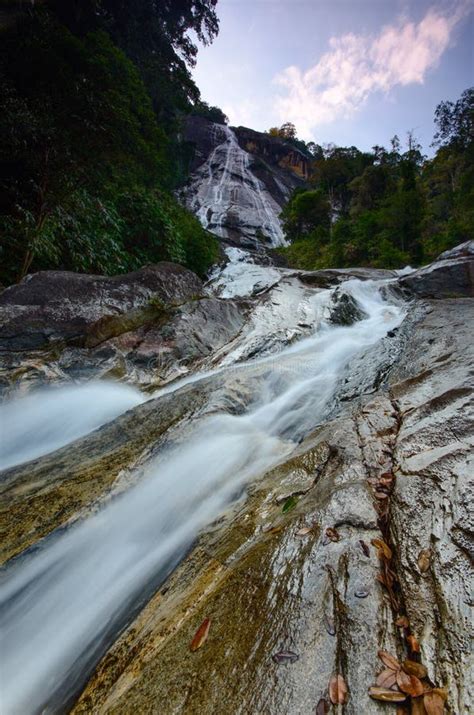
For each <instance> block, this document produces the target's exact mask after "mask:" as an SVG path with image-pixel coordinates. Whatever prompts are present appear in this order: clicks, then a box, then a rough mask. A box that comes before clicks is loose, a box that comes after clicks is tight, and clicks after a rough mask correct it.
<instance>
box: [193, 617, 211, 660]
mask: <svg viewBox="0 0 474 715" xmlns="http://www.w3.org/2000/svg"><path fill="white" fill-rule="evenodd" d="M210 627H211V621H210V619H209V618H205V619H204V620H203V622H202V623H201V625H200V626H199V628H198V629H197V631H196V633H195V634H194V638H193V639H192V641H191V645H190V646H189V647H190V649H191V650H192V651H193V652H194V651H195V650H197V649H198V648H200V647H201V646H202V645H203V643H204V642H205V641H206V639H207V636H208V635H209V628H210Z"/></svg>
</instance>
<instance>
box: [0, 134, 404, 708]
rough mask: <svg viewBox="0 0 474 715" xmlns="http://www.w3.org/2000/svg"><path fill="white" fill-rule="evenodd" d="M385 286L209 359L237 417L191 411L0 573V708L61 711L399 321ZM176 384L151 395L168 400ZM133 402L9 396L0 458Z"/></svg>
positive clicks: (80, 391)
mask: <svg viewBox="0 0 474 715" xmlns="http://www.w3.org/2000/svg"><path fill="white" fill-rule="evenodd" d="M229 142H230V140H229ZM231 148H232V147H231ZM275 238H276V237H275ZM269 270H272V271H274V270H275V269H274V268H271V269H269ZM383 283H385V282H384V281H378V282H376V281H371V280H368V281H365V282H362V281H359V280H355V279H352V280H349V281H347V282H345V283H344V284H343V288H342V290H343V291H344V292H345V293H348V294H350V296H351V297H352V298H353V299H354V300H355V301H356V302H357V305H358V307H359V308H360V309H361V311H362V312H363V314H364V315H365V316H366V317H364V318H363V319H361V320H359V321H357V322H355V323H354V324H353V325H350V326H337V325H333V324H331V323H330V322H328V321H327V320H325V319H324V318H323V317H320V320H319V321H318V324H317V325H316V326H315V328H314V332H313V333H312V334H311V335H310V336H308V337H305V338H303V339H300V340H298V341H297V342H293V343H292V344H290V345H288V346H286V347H284V348H283V349H280V350H279V351H278V352H277V353H274V354H270V355H266V356H263V357H257V358H256V359H255V360H243V361H242V362H238V363H236V364H234V365H232V367H231V368H226V367H222V366H220V367H219V366H218V367H217V368H216V370H215V373H216V374H217V373H222V371H223V370H224V371H225V370H226V369H231V370H232V374H233V379H235V377H236V376H237V377H238V378H239V380H241V381H242V383H243V384H245V382H246V380H250V379H251V380H252V399H251V402H250V404H249V405H248V406H247V409H246V410H245V411H244V412H243V413H242V414H229V413H227V412H225V411H220V412H217V413H215V414H212V415H210V416H205V417H201V418H197V419H196V420H195V424H194V425H193V428H192V430H191V433H190V434H189V436H187V438H186V439H185V440H184V441H182V442H181V443H180V444H179V445H178V446H176V447H168V448H167V449H164V450H163V451H161V452H160V453H159V454H158V455H157V456H156V455H155V456H154V457H153V458H152V459H151V460H150V461H149V463H148V464H147V466H146V469H145V474H144V476H143V477H142V478H141V479H140V480H139V481H138V483H137V484H136V485H135V486H133V487H131V488H129V489H128V491H125V492H123V493H121V494H120V495H118V496H117V497H115V498H114V499H111V500H110V501H109V502H108V503H107V504H106V505H105V506H104V507H103V508H102V509H101V510H99V511H98V512H97V513H95V514H94V515H92V516H89V517H87V518H85V519H84V520H83V521H81V522H79V523H78V524H76V525H74V526H72V527H71V528H69V529H62V530H58V532H56V533H55V534H53V535H51V536H50V537H47V538H46V539H44V540H43V542H42V543H41V544H39V545H36V547H35V549H34V550H31V551H30V552H28V553H26V554H24V555H23V556H21V557H20V558H17V559H15V560H14V561H13V562H12V563H11V564H10V565H9V566H7V567H6V568H5V569H4V570H3V574H2V580H1V586H0V632H1V652H2V669H1V674H0V677H1V692H2V713H4V715H34V714H36V713H56V712H63V711H64V709H65V708H66V705H67V704H68V703H69V702H70V699H71V697H72V695H73V694H74V693H75V692H77V690H78V688H80V687H82V685H83V683H84V679H85V678H86V677H87V675H88V674H89V673H90V670H91V668H92V667H93V666H94V664H95V663H96V662H97V661H98V659H99V658H100V657H101V656H102V655H103V653H104V652H105V651H106V649H107V647H108V646H109V645H110V643H111V642H112V641H113V640H114V639H115V638H116V637H117V634H118V633H119V632H120V630H121V629H123V627H124V625H125V624H126V623H127V622H128V621H129V620H130V616H131V614H132V615H133V613H134V612H136V609H137V608H138V605H140V604H141V603H142V602H143V598H144V594H149V595H151V593H152V592H153V590H154V589H156V588H157V587H158V585H159V584H160V583H162V582H163V580H164V579H165V578H166V577H167V575H168V574H169V572H170V571H171V570H172V569H173V568H174V566H175V565H176V564H177V563H178V562H179V560H180V559H181V558H182V557H183V555H184V554H185V553H186V551H187V550H189V548H190V547H191V545H192V544H193V542H194V540H195V539H196V536H197V535H198V533H199V531H200V530H202V529H203V528H205V527H206V526H207V525H208V524H210V523H211V522H212V521H213V520H215V519H216V518H217V517H218V516H219V515H220V514H221V513H222V512H223V511H224V510H225V509H226V507H228V506H229V504H230V503H232V502H233V501H234V500H235V499H236V498H239V497H240V496H242V494H243V493H244V492H245V487H246V485H248V484H249V483H250V482H251V481H252V480H255V479H256V478H258V477H259V476H261V475H262V474H264V473H265V472H266V471H268V470H269V469H270V468H272V467H273V466H275V465H276V464H278V463H280V462H281V461H283V460H284V459H285V458H286V457H287V456H288V455H289V454H290V453H291V452H292V451H293V449H294V448H295V445H296V444H298V442H300V441H301V440H302V439H303V438H304V437H305V435H307V434H308V433H309V432H310V431H311V430H312V429H314V428H315V426H316V425H317V424H319V423H320V422H321V421H323V420H324V419H325V418H326V416H327V413H328V410H329V407H330V405H331V402H332V400H333V398H334V395H335V392H336V391H337V386H338V384H339V383H340V381H341V380H342V379H343V377H344V374H345V370H346V368H347V365H348V364H349V363H350V361H351V360H352V359H353V358H354V357H355V356H357V355H360V354H361V353H363V352H364V350H366V349H367V348H368V347H369V346H371V345H374V344H375V343H376V342H377V341H379V340H380V339H381V338H383V337H384V336H385V335H386V334H387V332H388V331H390V330H393V329H394V328H395V327H396V326H398V325H399V324H400V323H401V321H402V320H403V318H404V315H405V309H404V307H403V306H400V305H398V304H391V303H389V302H386V301H385V300H384V299H383V297H382V295H381V292H380V290H379V289H380V287H381V285H382V284H383ZM333 290H334V289H332V290H324V291H318V292H317V300H318V304H319V306H321V307H324V306H326V305H329V303H330V301H331V300H332V294H333ZM339 290H340V289H339ZM315 294H316V292H315ZM323 315H324V311H321V316H323ZM241 352H242V351H241ZM212 375H213V373H212V372H207V373H206V379H209V377H211V379H212ZM256 376H257V377H256ZM190 379H192V380H199V379H201V377H200V376H199V375H194V376H192V378H190ZM188 382H189V380H188ZM181 385H182V382H181V383H179V384H176V385H171V386H170V387H168V388H166V389H165V390H164V391H163V392H167V393H169V392H171V391H175V393H176V399H179V389H180V387H181ZM255 385H257V387H255ZM143 399H144V398H143V397H142V396H141V395H140V394H139V393H138V392H137V391H135V390H134V389H133V388H129V387H127V386H125V385H120V384H113V383H105V384H104V383H89V384H87V385H82V386H75V387H67V388H65V387H61V388H55V389H53V388H50V389H49V390H42V391H40V392H38V393H35V394H34V395H32V396H29V397H26V398H21V400H18V401H17V402H11V403H7V404H5V405H3V406H2V407H1V409H2V411H3V412H2V415H1V418H3V419H4V420H5V424H6V425H7V429H8V434H9V445H10V447H7V452H6V454H3V455H2V465H3V467H4V466H5V465H7V466H10V465H12V464H15V463H21V462H24V461H25V460H27V459H32V458H33V457H38V456H40V455H42V454H46V453H49V452H52V451H53V450H55V449H57V448H58V447H60V446H62V445H65V444H68V443H70V442H71V441H73V440H75V439H77V438H78V437H80V436H82V435H84V434H86V433H88V432H90V431H91V430H93V429H95V428H96V427H98V426H99V425H101V424H103V423H104V422H107V421H109V420H112V419H114V418H115V417H116V416H117V415H118V414H120V413H122V412H124V411H126V410H128V409H132V408H133V407H134V406H135V405H137V404H139V403H140V402H141V401H143ZM28 400H29V401H30V402H27V401H28ZM158 404H159V403H158ZM26 416H27V419H26Z"/></svg>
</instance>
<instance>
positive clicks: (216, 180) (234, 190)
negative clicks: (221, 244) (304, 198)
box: [185, 124, 285, 246]
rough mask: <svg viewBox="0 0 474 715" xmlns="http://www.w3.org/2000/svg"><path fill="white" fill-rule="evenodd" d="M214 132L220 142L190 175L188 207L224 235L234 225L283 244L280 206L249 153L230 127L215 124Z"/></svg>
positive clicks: (243, 232) (229, 235) (214, 231)
mask: <svg viewBox="0 0 474 715" xmlns="http://www.w3.org/2000/svg"><path fill="white" fill-rule="evenodd" d="M212 132H213V133H212V138H213V141H214V142H217V144H216V146H215V147H214V149H213V151H212V152H211V153H210V155H209V156H208V158H207V159H206V161H205V162H204V164H202V165H201V166H200V167H199V168H198V169H197V171H196V172H194V174H193V175H192V177H191V180H190V183H189V186H188V187H187V189H186V191H185V195H186V203H187V206H188V208H189V209H190V210H191V211H193V212H194V213H195V214H196V216H197V217H198V218H199V220H200V222H201V224H202V225H203V226H204V228H206V229H208V230H209V231H211V232H212V233H215V234H216V235H217V236H219V237H221V238H231V237H232V229H234V232H235V231H237V232H238V233H242V234H243V235H246V236H248V237H252V238H257V237H258V236H260V237H264V238H266V239H267V240H268V242H269V244H270V245H272V246H282V245H284V244H285V239H284V235H283V231H282V228H281V226H280V222H279V218H278V217H279V214H280V211H281V208H280V206H279V205H278V204H277V202H276V201H275V199H273V197H272V196H271V194H270V193H269V191H268V190H267V188H266V187H265V185H264V184H263V182H262V181H260V180H259V179H257V177H256V176H255V175H254V174H253V172H252V170H251V157H250V154H249V153H248V152H246V151H244V149H242V148H241V147H240V145H239V142H238V140H237V137H236V136H235V133H234V132H233V131H232V129H230V127H227V126H225V125H221V124H214V125H213V128H212Z"/></svg>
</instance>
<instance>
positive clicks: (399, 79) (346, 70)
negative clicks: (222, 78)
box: [274, 0, 472, 138]
mask: <svg viewBox="0 0 474 715" xmlns="http://www.w3.org/2000/svg"><path fill="white" fill-rule="evenodd" d="M471 9H472V5H471V3H470V1H469V0H466V1H465V2H461V4H459V3H458V5H457V7H456V8H454V9H453V8H451V10H452V11H451V12H449V11H448V9H445V10H444V11H441V10H440V9H436V8H431V9H430V10H428V12H427V13H426V15H425V16H424V17H423V19H422V20H420V22H418V23H415V22H413V21H411V20H408V19H406V18H404V19H401V20H399V21H398V22H397V23H396V24H393V25H387V26H385V27H383V28H382V30H381V32H380V33H379V34H378V35H377V36H368V35H355V34H352V33H349V34H347V35H342V36H340V37H332V38H331V39H330V40H329V47H330V49H329V51H328V52H326V53H325V54H324V55H323V56H322V57H321V58H320V60H319V62H317V64H315V65H314V66H313V67H310V68H309V69H308V70H306V71H305V72H303V71H302V70H301V69H300V68H299V67H295V66H292V67H287V68H286V69H285V70H283V72H281V73H280V74H278V75H277V76H276V77H275V79H274V82H275V83H276V84H278V85H280V86H281V87H283V88H284V89H285V90H286V92H285V94H284V95H281V96H279V97H278V98H277V99H276V105H275V109H276V111H277V113H278V115H279V117H280V119H281V120H282V121H291V122H293V123H294V124H295V125H296V127H297V129H298V133H299V134H300V135H301V136H303V137H305V138H309V137H311V135H312V129H313V128H314V127H316V126H318V125H321V124H327V123H330V122H332V121H334V120H336V119H341V118H348V117H351V116H353V115H354V114H355V113H356V112H357V111H358V110H360V109H361V108H362V107H363V106H364V104H365V102H366V101H367V99H368V98H369V96H370V95H371V94H373V93H374V92H379V91H381V92H385V93H387V92H389V91H390V90H391V89H392V88H394V87H396V86H397V85H402V86H403V85H408V84H422V83H423V82H424V79H425V76H426V73H427V72H428V71H429V70H430V69H433V68H434V67H436V66H437V65H438V63H439V61H440V59H441V56H442V55H443V53H444V52H445V50H446V49H447V48H448V46H449V44H450V42H451V39H452V34H453V30H454V28H455V27H456V25H457V24H458V23H459V22H460V20H461V19H462V18H463V17H465V16H466V15H467V14H468V13H469V11H470V10H471Z"/></svg>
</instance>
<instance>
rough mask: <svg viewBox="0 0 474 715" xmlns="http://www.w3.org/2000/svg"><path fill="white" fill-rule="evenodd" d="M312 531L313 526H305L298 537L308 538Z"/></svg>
mask: <svg viewBox="0 0 474 715" xmlns="http://www.w3.org/2000/svg"><path fill="white" fill-rule="evenodd" d="M312 530H313V529H312V527H311V526H303V527H301V529H298V531H297V532H296V536H306V534H309V533H310V532H311V531H312Z"/></svg>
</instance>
